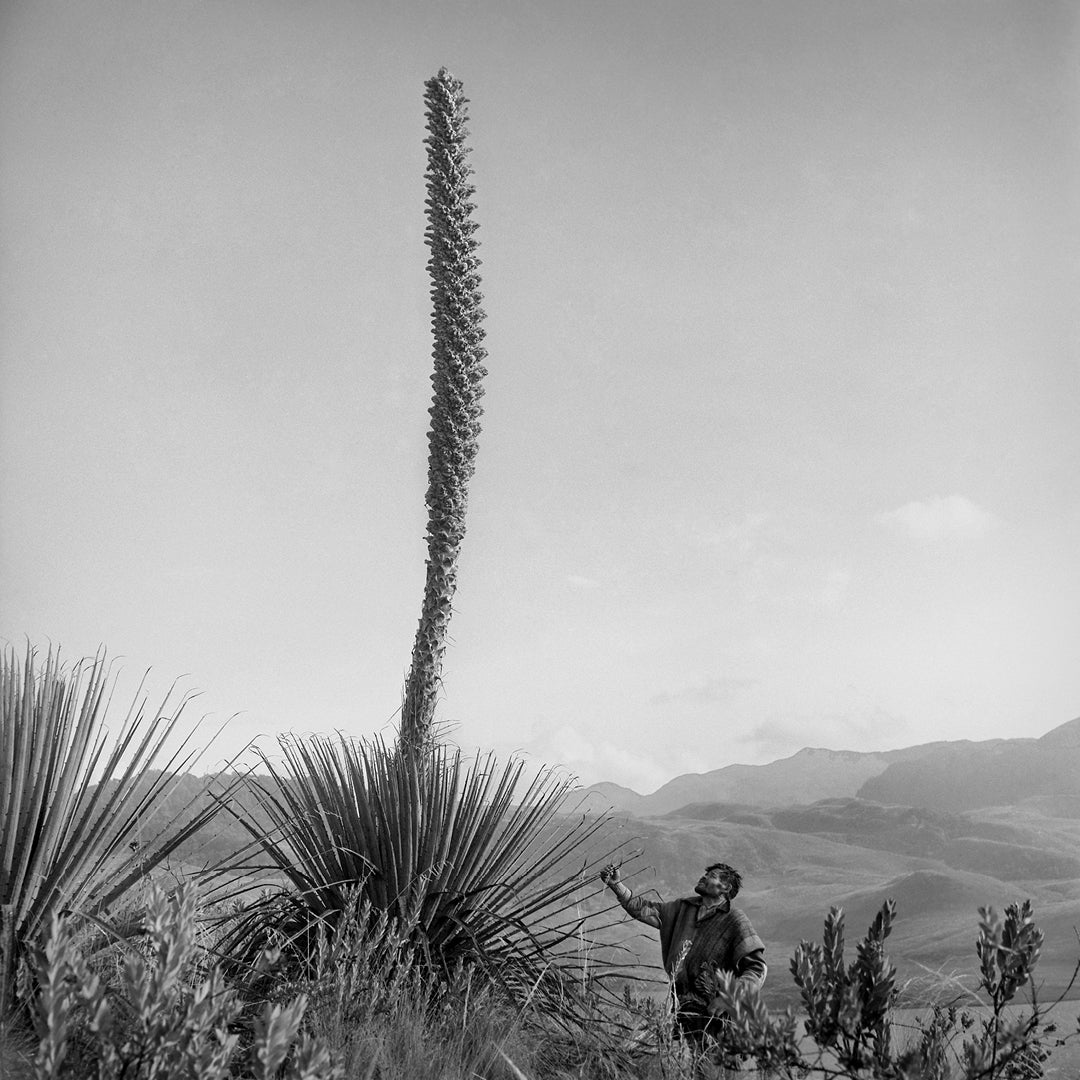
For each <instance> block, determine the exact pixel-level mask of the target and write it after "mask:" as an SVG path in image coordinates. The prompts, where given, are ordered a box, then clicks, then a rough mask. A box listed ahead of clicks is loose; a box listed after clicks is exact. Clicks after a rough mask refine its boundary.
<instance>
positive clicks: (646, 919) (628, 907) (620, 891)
mask: <svg viewBox="0 0 1080 1080" xmlns="http://www.w3.org/2000/svg"><path fill="white" fill-rule="evenodd" d="M600 880H601V881H602V882H603V883H604V884H605V885H606V886H607V887H608V888H609V889H610V890H611V891H612V892H613V893H614V894H615V897H616V899H617V900H618V901H619V903H620V904H622V906H623V908H624V910H625V911H626V913H627V914H628V915H632V916H633V917H634V918H635V919H637V920H638V921H639V922H643V923H646V924H647V925H649V926H652V927H654V928H655V929H657V930H659V929H660V905H659V904H658V903H657V902H656V901H654V900H642V899H639V898H638V897H636V896H635V895H634V894H633V893H632V892H631V891H630V890H629V889H628V888H627V887H626V886H625V885H624V884H623V883H622V877H621V875H620V874H619V868H618V867H617V866H616V865H615V864H614V863H611V864H609V865H608V866H605V867H604V869H603V870H601V871H600Z"/></svg>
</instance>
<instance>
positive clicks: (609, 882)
mask: <svg viewBox="0 0 1080 1080" xmlns="http://www.w3.org/2000/svg"><path fill="white" fill-rule="evenodd" d="M600 880H601V881H602V882H603V883H604V884H605V885H606V886H607V887H608V888H609V889H613V888H614V887H615V886H616V885H618V884H619V882H620V881H621V880H622V875H621V874H620V873H619V868H618V867H617V866H616V865H615V864H614V863H608V865H607V866H605V867H604V869H603V870H601V871H600Z"/></svg>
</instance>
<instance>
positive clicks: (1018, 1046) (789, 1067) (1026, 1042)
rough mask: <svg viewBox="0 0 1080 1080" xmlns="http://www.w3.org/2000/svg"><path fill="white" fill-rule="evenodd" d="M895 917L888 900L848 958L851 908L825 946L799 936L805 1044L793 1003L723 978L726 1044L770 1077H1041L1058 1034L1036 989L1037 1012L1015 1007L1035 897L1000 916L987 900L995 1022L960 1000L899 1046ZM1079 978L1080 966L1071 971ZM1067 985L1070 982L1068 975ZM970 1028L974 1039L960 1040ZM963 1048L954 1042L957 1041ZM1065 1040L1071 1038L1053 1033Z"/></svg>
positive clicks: (1035, 955)
mask: <svg viewBox="0 0 1080 1080" xmlns="http://www.w3.org/2000/svg"><path fill="white" fill-rule="evenodd" d="M895 918H896V907H895V905H894V903H893V902H892V901H891V900H889V901H886V903H885V904H884V905H883V907H882V908H881V910H880V911H879V912H878V914H877V916H876V917H875V919H874V921H873V923H872V924H871V926H870V928H869V930H868V931H867V934H866V937H865V938H864V939H863V940H862V941H861V942H860V943H859V944H858V945H857V947H856V956H855V959H854V961H853V962H851V963H850V964H849V963H846V962H845V957H844V914H843V912H842V911H841V910H840V909H839V908H833V909H832V910H830V912H829V914H828V916H827V917H826V919H825V929H824V935H823V941H822V943H821V944H818V943H816V942H806V941H804V942H802V943H801V944H800V945H799V947H798V948H797V949H796V951H795V955H794V957H793V959H792V961H791V974H792V977H793V979H794V981H795V984H796V985H797V986H798V987H799V990H800V993H801V997H802V1004H803V1007H804V1009H805V1012H806V1018H805V1028H806V1034H807V1036H809V1038H810V1040H811V1041H812V1043H813V1047H812V1048H811V1049H810V1050H807V1049H806V1048H805V1046H804V1045H803V1044H801V1043H800V1040H799V1038H798V1031H797V1023H796V1017H795V1014H794V1012H793V1011H792V1010H790V1009H789V1010H787V1011H786V1012H785V1013H783V1014H781V1015H779V1016H773V1015H770V1013H769V1011H768V1009H766V1007H765V1006H764V1003H763V1002H762V1000H761V998H760V996H759V994H758V992H757V990H756V989H754V990H747V989H746V988H744V987H741V986H738V985H737V983H736V982H735V980H733V979H732V978H730V977H728V976H722V977H721V978H720V980H719V986H718V995H719V996H720V998H721V999H722V1001H723V1003H724V1008H725V1010H726V1012H727V1016H728V1023H727V1025H726V1028H725V1032H724V1037H723V1040H722V1041H723V1046H722V1047H721V1051H722V1052H723V1053H724V1054H725V1055H726V1056H728V1057H741V1058H743V1059H753V1060H754V1061H755V1062H756V1063H757V1065H758V1066H759V1067H760V1068H761V1069H762V1070H763V1071H765V1072H767V1073H769V1074H771V1075H778V1076H782V1077H794V1076H806V1075H809V1074H812V1073H816V1074H818V1075H822V1076H826V1077H850V1078H856V1080H871V1078H872V1080H1036V1078H1038V1077H1041V1076H1042V1075H1043V1069H1042V1063H1043V1061H1045V1060H1046V1058H1047V1057H1048V1056H1049V1050H1047V1049H1046V1047H1045V1043H1044V1036H1045V1035H1047V1034H1051V1033H1052V1032H1053V1031H1054V1025H1052V1024H1048V1023H1047V1022H1046V1016H1045V1010H1043V1009H1041V1008H1040V1006H1039V1004H1038V1001H1037V1000H1036V998H1035V995H1034V993H1033V994H1032V1000H1031V1010H1030V1012H1028V1013H1027V1014H1023V1013H1021V1014H1016V1015H1013V1014H1011V1013H1010V1012H1009V1011H1007V1010H1009V1007H1010V1006H1012V1005H1013V1004H1014V1003H1015V999H1016V995H1017V992H1018V991H1019V990H1020V989H1021V988H1022V987H1024V986H1028V985H1030V984H1031V981H1032V973H1033V971H1034V968H1035V965H1036V964H1037V963H1038V960H1039V953H1040V950H1041V947H1042V932H1041V931H1040V930H1039V929H1038V928H1037V927H1036V925H1035V921H1034V917H1033V914H1032V909H1031V903H1030V901H1024V903H1023V904H1011V905H1010V906H1009V907H1008V908H1006V910H1005V917H1004V919H1003V920H1002V919H1001V918H999V917H998V915H997V914H996V913H995V912H994V911H993V909H992V908H982V909H980V922H979V936H978V940H977V942H976V952H977V954H978V957H979V965H980V967H979V989H980V990H981V992H982V993H983V994H984V995H985V997H986V999H987V1003H988V1005H989V1008H990V1015H989V1017H988V1018H987V1019H985V1020H983V1021H981V1023H979V1024H977V1023H976V1020H975V1019H974V1017H973V1016H972V1015H971V1014H970V1013H968V1012H965V1011H962V1010H960V1009H958V1008H956V1007H955V1006H938V1007H935V1008H933V1009H932V1010H931V1011H930V1013H929V1014H928V1018H927V1019H926V1020H924V1021H923V1022H922V1023H921V1025H920V1026H919V1030H918V1035H919V1037H918V1038H917V1039H916V1040H914V1042H913V1043H911V1044H910V1045H907V1046H905V1047H903V1048H900V1049H898V1048H897V1047H896V1046H895V1045H894V1040H893V1033H892V1023H891V1019H890V1013H891V1010H892V1009H893V1007H894V1006H895V1004H896V1001H897V997H898V994H899V990H898V987H897V982H896V969H895V968H894V967H893V965H892V963H891V962H890V961H889V959H888V957H887V955H886V954H885V951H884V944H885V939H886V938H887V937H888V936H889V933H890V931H891V929H892V925H893V922H894V920H895ZM1074 978H1075V975H1074ZM1070 986H1071V984H1070ZM963 1032H970V1033H971V1034H970V1037H968V1038H963V1039H962V1038H961V1036H962V1034H963ZM958 1041H960V1046H959V1047H957V1045H956V1044H957V1042H958ZM1057 1041H1058V1044H1059V1045H1060V1044H1061V1042H1063V1041H1064V1040H1061V1039H1059V1040H1057Z"/></svg>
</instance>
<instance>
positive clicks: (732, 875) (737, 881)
mask: <svg viewBox="0 0 1080 1080" xmlns="http://www.w3.org/2000/svg"><path fill="white" fill-rule="evenodd" d="M710 870H719V871H720V873H721V874H723V875H724V878H725V879H726V880H727V883H728V885H730V886H731V888H730V890H729V891H728V899H730V900H734V899H735V897H736V896H738V895H739V890H740V889H741V888H742V874H740V873H739V871H738V870H736V869H735V867H733V866H728V864H727V863H726V862H714V863H713V864H712V866H706V867H705V873H706V874H707V873H709V871H710Z"/></svg>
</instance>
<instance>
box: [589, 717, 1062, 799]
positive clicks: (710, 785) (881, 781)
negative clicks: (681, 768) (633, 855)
mask: <svg viewBox="0 0 1080 1080" xmlns="http://www.w3.org/2000/svg"><path fill="white" fill-rule="evenodd" d="M1078 777H1080V717H1078V718H1077V719H1075V720H1070V721H1069V722H1068V723H1066V724H1062V725H1061V726H1060V727H1057V728H1054V729H1053V731H1050V732H1048V733H1047V734H1046V735H1043V736H1042V737H1041V738H1028V739H988V740H986V741H985V742H971V741H967V740H963V741H955V742H932V743H924V744H922V745H920V746H911V747H907V748H905V749H902V750H885V751H878V752H871V753H860V752H857V751H852V750H825V749H820V748H811V747H806V748H804V749H802V750H800V751H799V752H798V753H797V754H793V755H792V756H791V757H786V758H781V759H780V760H779V761H773V762H770V763H769V764H767V765H727V766H725V767H724V768H722V769H714V770H713V771H712V772H707V773H686V774H684V775H682V776H677V777H675V779H674V780H669V781H668V782H667V783H666V784H664V785H663V787H661V788H659V789H657V790H656V791H654V792H653V793H652V794H651V795H639V794H638V793H637V792H636V791H632V790H631V789H630V788H625V787H621V786H619V785H618V784H611V783H600V784H593V785H592V786H591V787H589V788H586V789H585V790H586V795H588V796H592V798H590V799H589V800H588V805H590V806H595V807H596V808H598V809H599V808H601V807H609V808H611V809H616V810H628V811H630V812H631V813H632V814H634V815H635V816H637V817H657V816H660V815H662V814H668V813H671V811H673V810H678V809H679V808H680V807H683V806H688V805H690V804H693V803H709V802H723V803H743V804H746V805H748V806H788V805H797V804H807V803H813V802H816V801H817V800H818V799H831V798H838V797H843V796H851V797H857V798H863V799H872V800H874V801H877V802H886V803H901V804H904V805H908V806H921V807H926V808H928V809H935V810H946V811H958V810H974V809H978V808H980V807H984V806H997V805H1007V804H1013V803H1017V802H1022V801H1023V800H1025V799H1031V798H1059V797H1064V798H1066V799H1069V798H1080V779H1078Z"/></svg>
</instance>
